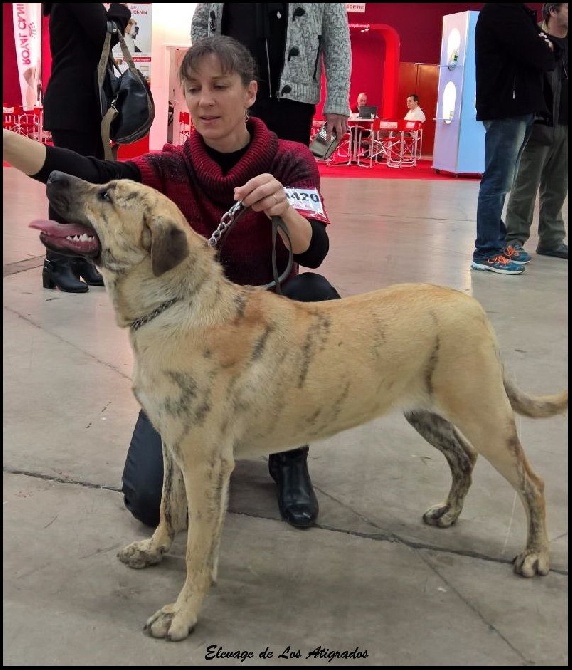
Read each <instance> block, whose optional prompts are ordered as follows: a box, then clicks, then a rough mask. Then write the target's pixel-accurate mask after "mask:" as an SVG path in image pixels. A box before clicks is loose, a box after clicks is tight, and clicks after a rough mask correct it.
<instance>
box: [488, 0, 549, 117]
mask: <svg viewBox="0 0 572 670" xmlns="http://www.w3.org/2000/svg"><path fill="white" fill-rule="evenodd" d="M539 33H540V29H539V27H538V26H537V25H536V17H535V12H533V11H532V10H531V9H528V8H527V7H526V6H525V5H524V3H522V2H519V3H509V2H498V3H497V2H495V3H486V4H485V5H484V7H483V9H482V10H481V11H480V13H479V17H478V19H477V23H476V26H475V64H476V108H477V120H478V121H485V120H489V119H505V118H510V117H515V116H523V115H524V114H530V113H533V114H539V115H548V113H549V110H548V106H547V103H546V100H545V93H544V87H543V79H544V73H545V72H547V71H550V70H553V69H554V65H555V60H554V54H553V52H552V51H551V50H550V48H549V47H548V46H547V45H546V43H545V42H544V40H543V39H541V38H540V37H539Z"/></svg>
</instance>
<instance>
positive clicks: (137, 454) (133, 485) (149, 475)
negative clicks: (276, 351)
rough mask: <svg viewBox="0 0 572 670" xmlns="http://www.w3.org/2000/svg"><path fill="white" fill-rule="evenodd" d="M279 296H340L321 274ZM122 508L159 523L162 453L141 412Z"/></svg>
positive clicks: (299, 279) (303, 278)
mask: <svg viewBox="0 0 572 670" xmlns="http://www.w3.org/2000/svg"><path fill="white" fill-rule="evenodd" d="M282 294H283V295H285V296H286V297H287V298H291V299H293V300H300V301H301V302H319V301H322V300H333V299H336V298H339V297H340V295H339V293H338V292H337V291H336V289H335V288H334V287H333V286H332V285H331V284H330V283H329V282H328V280H327V279H326V278H325V277H323V276H322V275H319V274H315V273H313V272H305V273H302V274H299V275H297V276H296V277H294V278H292V279H291V280H290V281H289V282H288V283H287V284H286V285H285V286H283V287H282ZM122 485H123V496H124V501H125V506H126V507H127V509H128V510H129V511H130V512H131V514H133V516H134V517H135V518H136V519H138V520H139V521H141V522H142V523H144V524H145V525H147V526H152V527H156V526H157V525H158V524H159V506H160V503H161V491H162V488H163V452H162V447H161V436H160V435H159V433H158V432H157V431H156V430H155V429H154V428H153V426H152V425H151V422H150V421H149V419H148V418H147V415H146V414H145V413H144V412H143V411H142V410H141V411H140V412H139V416H138V417H137V423H136V424H135V428H134V430H133V437H132V438H131V443H130V444H129V450H128V452H127V458H126V460H125V466H124V468H123V479H122Z"/></svg>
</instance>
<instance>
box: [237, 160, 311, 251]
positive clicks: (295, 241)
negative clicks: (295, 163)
mask: <svg viewBox="0 0 572 670" xmlns="http://www.w3.org/2000/svg"><path fill="white" fill-rule="evenodd" d="M234 197H235V200H240V201H241V202H242V204H243V205H244V206H245V207H250V208H251V209H252V210H253V211H255V212H264V213H265V214H266V216H268V217H269V218H271V217H273V216H279V217H280V218H281V219H282V221H283V222H284V223H285V225H286V227H287V228H288V234H289V236H290V241H288V238H286V237H285V235H284V233H283V232H282V230H279V231H278V232H279V235H280V237H282V239H283V241H284V243H285V244H288V245H289V244H290V243H291V244H292V251H293V252H294V253H295V254H301V253H304V251H307V249H308V247H309V246H310V242H311V240H312V226H311V224H310V222H309V221H308V219H306V218H304V217H303V216H302V215H301V214H298V212H297V211H296V210H295V209H294V207H292V205H291V204H290V203H289V202H288V196H287V195H286V192H285V191H284V186H282V184H281V183H280V182H279V181H278V180H277V179H276V178H275V177H273V176H272V175H271V174H266V173H265V174H259V175H258V176H257V177H254V178H253V179H250V180H249V181H247V182H246V184H244V186H238V187H236V188H235V189H234Z"/></svg>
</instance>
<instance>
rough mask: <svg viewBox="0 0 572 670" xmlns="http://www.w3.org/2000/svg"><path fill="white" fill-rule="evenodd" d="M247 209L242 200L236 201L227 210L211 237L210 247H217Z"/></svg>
mask: <svg viewBox="0 0 572 670" xmlns="http://www.w3.org/2000/svg"><path fill="white" fill-rule="evenodd" d="M245 210H246V207H245V206H244V205H243V204H242V203H241V202H240V200H239V201H238V202H235V203H234V205H233V206H232V207H231V208H230V209H229V210H228V212H225V213H224V214H223V215H222V216H221V217H220V223H219V224H218V226H217V227H216V230H215V231H214V233H213V234H212V235H211V236H210V237H209V240H208V245H209V246H210V247H215V248H216V247H217V246H218V244H219V242H220V241H221V239H222V238H223V236H224V234H225V233H226V232H227V230H228V229H229V228H230V227H231V226H233V225H234V224H235V223H236V222H237V221H238V219H239V218H240V216H241V215H242V214H243V213H244V211H245Z"/></svg>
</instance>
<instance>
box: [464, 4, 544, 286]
mask: <svg viewBox="0 0 572 670" xmlns="http://www.w3.org/2000/svg"><path fill="white" fill-rule="evenodd" d="M475 65H476V74H475V76H476V108H477V121H482V122H483V125H484V127H485V170H484V172H483V176H482V178H481V183H480V188H479V196H478V204H477V237H476V240H475V249H474V251H473V261H472V263H471V268H473V269H475V270H485V271H489V272H496V273H498V274H507V275H516V274H521V273H522V272H523V271H524V262H525V259H523V257H521V256H520V255H519V254H516V253H511V250H509V249H507V245H506V237H505V236H506V228H505V225H504V222H503V221H502V213H503V208H504V202H505V198H506V194H507V193H508V192H509V191H510V189H511V187H512V182H513V180H514V175H515V172H516V167H517V165H518V161H519V158H520V154H521V152H522V150H523V148H524V145H525V144H526V140H527V139H528V135H529V132H530V129H531V126H532V122H533V121H534V118H535V116H543V117H547V116H548V114H549V112H548V106H547V104H546V101H545V97H544V90H543V78H544V73H545V72H548V71H551V70H553V69H554V65H555V61H554V54H553V45H552V43H551V42H550V40H549V39H548V37H547V36H546V35H545V34H544V33H543V32H542V31H541V30H540V28H539V27H538V26H537V25H536V18H535V12H534V11H532V10H531V9H528V8H527V7H526V5H525V4H524V3H522V2H518V3H517V2H512V3H510V2H489V3H486V4H485V5H484V7H483V8H482V9H481V11H480V12H479V17H478V19H477V23H476V26H475Z"/></svg>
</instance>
